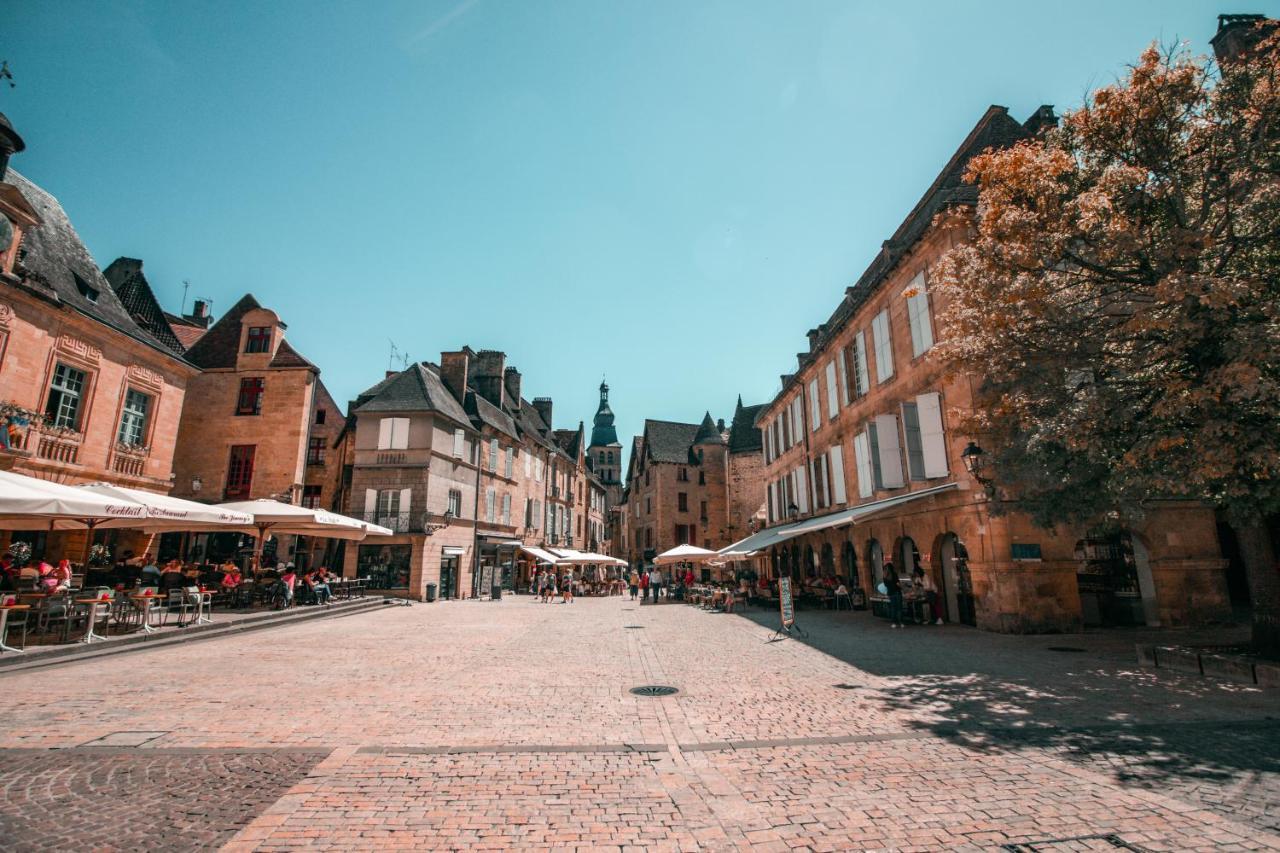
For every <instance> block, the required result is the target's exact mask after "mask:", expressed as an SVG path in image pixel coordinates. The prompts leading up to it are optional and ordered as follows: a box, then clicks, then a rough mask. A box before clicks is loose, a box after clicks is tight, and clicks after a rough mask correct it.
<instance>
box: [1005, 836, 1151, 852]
mask: <svg viewBox="0 0 1280 853" xmlns="http://www.w3.org/2000/svg"><path fill="white" fill-rule="evenodd" d="M1000 849H1002V850H1008V851H1010V853H1040V851H1044V853H1052V851H1068V850H1069V851H1072V853H1076V851H1080V853H1085V851H1094V850H1104V851H1109V850H1133V851H1136V853H1146V848H1145V847H1139V846H1138V845H1136V844H1130V843H1129V842H1128V841H1125V840H1124V839H1123V838H1121V837H1120V836H1118V835H1115V834H1105V835H1076V836H1073V837H1071V838H1044V839H1040V840H1037V841H1022V842H1019V843H1017V844H1002V845H1000Z"/></svg>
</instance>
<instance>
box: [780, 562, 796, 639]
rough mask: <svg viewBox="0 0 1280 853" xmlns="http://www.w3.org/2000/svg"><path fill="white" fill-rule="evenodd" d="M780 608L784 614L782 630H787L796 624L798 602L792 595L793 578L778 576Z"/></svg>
mask: <svg viewBox="0 0 1280 853" xmlns="http://www.w3.org/2000/svg"><path fill="white" fill-rule="evenodd" d="M778 608H779V610H780V611H781V614H782V630H784V631H786V630H788V629H790V628H791V626H792V625H794V624H795V621H796V602H795V599H793V598H792V597H791V578H789V577H786V576H785V575H784V576H783V577H780V578H778Z"/></svg>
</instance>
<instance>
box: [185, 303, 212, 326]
mask: <svg viewBox="0 0 1280 853" xmlns="http://www.w3.org/2000/svg"><path fill="white" fill-rule="evenodd" d="M209 306H210V302H209V300H208V299H197V300H196V301H195V302H192V303H191V313H190V314H187V315H186V316H185V317H183V319H184V320H188V321H190V322H192V323H195V324H196V325H197V326H203V327H204V328H206V329H207V328H209V324H210V323H212V322H213V315H212V314H211V313H210V311H209Z"/></svg>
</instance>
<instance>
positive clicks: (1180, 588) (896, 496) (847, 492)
mask: <svg viewBox="0 0 1280 853" xmlns="http://www.w3.org/2000/svg"><path fill="white" fill-rule="evenodd" d="M1047 109H1048V108H1042V109H1041V110H1040V111H1038V112H1037V114H1036V116H1034V117H1033V120H1042V119H1043V118H1044V115H1045V111H1046V110H1047ZM1049 114H1050V115H1051V111H1050V113H1049ZM1029 126H1030V125H1028V126H1026V127H1024V126H1022V125H1019V124H1018V123H1017V122H1015V121H1014V120H1013V119H1012V118H1010V117H1009V116H1008V114H1007V113H1006V112H1005V110H1004V109H1003V108H1000V107H992V108H991V109H989V110H988V111H987V113H986V114H985V115H984V116H983V118H982V120H981V121H980V122H979V123H978V125H977V126H976V127H975V128H974V130H973V132H972V133H971V134H970V136H969V137H968V138H967V139H966V140H965V142H964V143H963V144H962V145H961V147H960V150H959V151H957V153H956V155H955V156H954V157H953V158H952V160H951V161H950V162H949V163H948V164H947V167H946V168H945V169H944V170H943V173H942V174H941V175H939V177H938V179H937V180H936V181H935V182H934V184H933V185H932V186H931V187H930V189H929V191H928V192H927V193H926V195H925V197H924V198H923V199H921V201H920V202H919V203H918V204H917V205H916V207H915V209H914V210H913V211H912V213H911V215H910V216H909V217H908V219H907V220H906V221H905V222H904V223H903V224H902V226H900V227H899V229H898V231H897V232H896V233H895V234H894V236H893V238H892V239H890V240H889V241H887V242H886V244H885V246H886V248H885V249H884V250H883V251H882V252H881V254H880V255H879V256H878V257H877V258H876V260H875V261H874V262H873V263H872V265H871V267H870V268H869V269H868V270H867V272H866V273H865V274H864V275H863V277H862V278H861V279H860V280H859V282H858V283H857V284H856V285H854V286H853V287H851V288H849V289H848V291H847V292H846V294H845V297H844V299H843V300H842V301H841V303H840V305H839V306H838V308H837V309H836V311H835V313H834V314H833V315H832V317H831V318H830V319H829V320H828V321H827V322H826V323H823V324H822V325H820V326H819V327H818V328H816V329H814V330H811V331H810V333H809V347H808V349H807V351H806V352H803V353H800V354H799V356H798V365H797V369H796V372H795V373H794V374H789V375H786V376H784V377H783V383H782V390H781V392H780V393H779V394H778V395H777V397H776V398H775V399H774V400H773V401H771V402H770V403H769V404H768V405H767V406H766V407H764V408H763V410H762V411H761V412H760V413H759V415H758V416H757V418H756V423H757V424H759V425H760V426H761V427H762V429H763V434H764V457H763V460H764V465H765V469H764V478H765V481H766V484H767V487H766V488H767V492H766V514H767V523H768V524H769V525H770V526H771V528H772V529H771V530H767V531H765V532H764V533H762V534H759V535H758V536H756V537H752V539H750V540H748V545H747V546H746V549H747V550H749V549H751V548H757V547H759V548H762V549H763V554H764V558H765V563H766V565H767V566H768V567H769V568H770V569H771V570H772V571H773V572H774V573H775V574H776V573H787V574H790V575H792V576H793V578H795V579H796V580H797V581H803V580H805V579H806V578H809V577H814V576H817V575H832V574H834V575H838V576H841V577H843V578H845V579H846V580H847V581H848V582H851V583H852V584H853V585H855V586H860V587H862V588H863V589H865V590H874V588H875V585H876V584H878V583H879V581H880V578H881V573H882V567H883V565H884V563H885V562H886V561H892V562H893V564H894V565H895V567H896V569H897V571H898V574H899V575H902V576H907V575H909V574H910V573H911V570H912V568H913V567H915V566H919V567H920V568H922V569H923V570H924V571H926V572H928V573H930V574H931V575H932V577H933V579H934V582H935V584H936V585H937V588H938V589H939V590H940V591H941V595H942V598H943V604H944V608H943V609H944V613H945V616H946V618H947V619H948V620H949V621H961V622H968V623H971V624H977V625H978V626H980V627H982V628H986V629H990V630H996V631H1006V632H1036V631H1071V630H1079V629H1080V628H1081V627H1082V625H1084V624H1086V623H1088V624H1148V625H1156V624H1163V625H1171V624H1185V623H1190V622H1198V621H1203V620H1212V619H1217V618H1220V617H1224V616H1226V615H1227V614H1228V600H1227V595H1226V588H1225V582H1224V577H1223V569H1224V566H1225V561H1223V560H1222V559H1221V557H1220V551H1219V547H1218V541H1217V535H1216V529H1215V524H1214V518H1213V515H1212V513H1211V512H1210V511H1209V510H1208V509H1206V508H1204V507H1202V506H1199V505H1196V504H1191V503H1181V504H1162V503H1158V502H1157V503H1153V504H1152V506H1151V508H1150V511H1149V513H1148V514H1147V516H1146V518H1145V519H1144V521H1143V522H1142V523H1141V524H1140V525H1136V526H1134V527H1133V528H1132V529H1130V530H1125V531H1120V530H1103V529H1100V528H1102V527H1103V525H1099V526H1098V528H1099V529H1089V528H1076V529H1067V528H1061V529H1057V530H1043V529H1040V528H1037V527H1035V526H1034V525H1032V524H1031V523H1030V521H1029V519H1028V518H1027V517H1026V516H1024V515H1022V514H1020V513H1018V512H1017V504H1016V484H998V485H999V486H1000V487H1001V488H1000V490H999V496H1000V498H1001V499H1002V503H1001V504H1000V507H999V508H1000V509H1001V510H1002V512H1000V513H997V512H993V508H994V506H993V499H992V498H993V495H989V494H988V493H987V491H986V490H985V489H984V487H983V485H982V484H980V483H979V482H977V481H976V480H975V479H974V478H973V477H972V476H970V474H969V473H968V472H967V471H966V468H965V465H964V464H963V461H962V453H963V451H964V450H965V448H966V446H967V443H968V441H969V439H970V437H969V436H965V435H962V434H960V433H959V432H958V430H956V429H954V428H953V427H952V423H953V422H954V421H955V420H956V419H957V414H958V413H960V412H963V411H964V410H967V409H969V408H971V407H972V405H973V399H972V394H971V388H972V387H973V381H972V378H971V377H967V376H957V377H948V376H946V375H944V374H943V373H942V370H941V366H940V364H939V362H938V359H937V358H936V357H935V355H936V350H935V349H934V343H935V341H937V340H942V339H944V338H945V336H946V334H947V330H946V329H945V328H942V327H940V325H939V323H938V319H937V317H938V315H939V313H940V309H941V308H942V307H943V306H942V305H940V304H939V301H938V297H937V295H936V294H934V293H932V292H931V291H930V290H929V287H928V284H929V274H930V273H929V271H930V269H931V267H932V266H933V265H934V264H935V263H936V262H937V260H938V259H939V258H940V257H941V255H942V254H943V253H945V252H946V251H947V250H948V249H949V248H951V247H952V246H954V245H956V244H957V243H958V242H960V241H962V240H965V239H967V235H968V210H969V208H968V207H967V206H966V204H965V203H966V202H967V203H968V204H971V203H972V201H973V196H972V188H967V187H965V186H963V185H962V184H961V181H960V175H961V174H962V173H963V170H964V166H965V163H967V161H968V159H969V157H971V156H972V155H973V154H976V153H977V152H979V151H981V150H983V149H984V148H986V147H988V146H992V145H1004V144H1010V143H1012V142H1016V141H1017V140H1018V139H1022V138H1026V137H1027V136H1029V135H1030V132H1031V131H1030V130H1029V129H1028V127H1029ZM1011 495H1013V496H1014V497H1012V498H1011ZM859 508H861V509H859ZM1100 521H1101V520H1100ZM827 525H829V526H827ZM807 527H808V528H819V527H822V528H825V529H814V530H813V532H803V531H805V529H806V528H807ZM755 543H761V544H755ZM873 597H874V595H873Z"/></svg>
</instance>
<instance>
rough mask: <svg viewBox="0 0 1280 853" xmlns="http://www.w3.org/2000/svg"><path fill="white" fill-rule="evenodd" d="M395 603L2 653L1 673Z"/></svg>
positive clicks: (368, 601) (355, 602) (345, 605)
mask: <svg viewBox="0 0 1280 853" xmlns="http://www.w3.org/2000/svg"><path fill="white" fill-rule="evenodd" d="M398 603H399V602H398V601H397V600H395V599H390V598H375V597H372V596H369V597H366V598H356V599H352V600H350V601H338V602H334V603H333V604H332V605H330V606H328V607H319V606H312V607H295V608H292V609H290V610H284V611H269V612H265V613H259V614H254V615H251V616H246V617H244V618H243V619H237V620H236V621H234V622H225V623H212V624H205V625H192V626H190V627H187V628H183V629H182V630H181V631H174V632H165V633H161V634H141V633H135V634H130V635H128V636H124V637H112V638H111V639H110V640H107V641H105V642H102V643H95V644H93V645H82V644H80V643H67V644H64V645H61V646H58V647H57V648H54V649H49V650H47V651H45V650H42V651H39V652H36V653H28V654H10V653H5V655H4V656H3V657H0V676H2V675H4V674H5V673H9V672H21V671H25V670H30V669H38V668H42V667H48V666H58V665H61V664H68V663H76V662H79V661H84V660H91V659H95V658H101V657H109V656H111V655H119V654H127V653H129V652H139V651H152V650H154V649H159V648H165V647H168V646H174V645H180V644H183V643H191V642H197V641H201V640H213V639H217V638H219V637H226V636H228V635H231V634H243V633H248V632H250V631H260V630H264V629H268V628H281V627H285V626H287V625H293V624H296V623H298V622H307V621H310V620H313V619H335V618H338V617H341V616H354V615H357V614H360V613H366V612H368V611H370V610H379V609H381V608H383V607H387V606H391V605H395V604H398Z"/></svg>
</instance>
